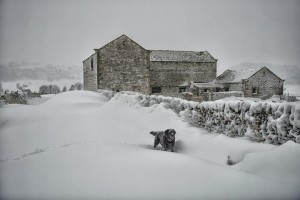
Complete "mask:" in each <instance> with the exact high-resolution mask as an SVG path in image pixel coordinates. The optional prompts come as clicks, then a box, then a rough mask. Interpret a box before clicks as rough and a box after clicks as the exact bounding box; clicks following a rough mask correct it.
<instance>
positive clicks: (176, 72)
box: [83, 35, 217, 95]
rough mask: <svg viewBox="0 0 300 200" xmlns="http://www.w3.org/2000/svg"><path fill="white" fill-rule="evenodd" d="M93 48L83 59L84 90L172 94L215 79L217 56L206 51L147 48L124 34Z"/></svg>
mask: <svg viewBox="0 0 300 200" xmlns="http://www.w3.org/2000/svg"><path fill="white" fill-rule="evenodd" d="M94 50H95V53H93V54H92V55H91V56H90V57H88V58H87V59H86V60H84V61H83V72H84V89H85V90H91V91H96V90H97V89H107V90H115V91H122V90H128V91H136V92H141V93H144V94H165V95H174V94H179V93H182V92H185V91H186V90H187V88H188V87H189V84H190V83H191V82H197V83H206V82H210V81H212V80H214V79H215V78H216V70H217V59H215V58H214V57H213V56H212V55H211V54H210V53H209V52H207V51H200V52H195V51H169V50H147V49H145V48H143V47H142V46H140V45H139V44H137V43H136V42H134V41H133V40H132V39H130V38H129V37H127V36H126V35H122V36H120V37H118V38H117V39H115V40H113V41H111V42H110V43H108V44H106V45H104V46H103V47H101V48H99V49H94Z"/></svg>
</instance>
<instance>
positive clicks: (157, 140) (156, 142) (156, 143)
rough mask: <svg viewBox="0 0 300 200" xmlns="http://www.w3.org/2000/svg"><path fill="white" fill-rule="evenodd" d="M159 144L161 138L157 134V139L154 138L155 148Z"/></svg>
mask: <svg viewBox="0 0 300 200" xmlns="http://www.w3.org/2000/svg"><path fill="white" fill-rule="evenodd" d="M158 144H159V138H158V137H157V136H155V139H154V149H155V148H156V147H157V145H158Z"/></svg>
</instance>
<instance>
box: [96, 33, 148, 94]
mask: <svg viewBox="0 0 300 200" xmlns="http://www.w3.org/2000/svg"><path fill="white" fill-rule="evenodd" d="M96 52H97V56H98V60H99V62H98V88H100V89H108V90H116V91H136V92H141V93H144V94H149V93H150V85H149V62H150V52H149V51H147V50H145V49H144V48H143V47H141V46H140V45H138V44H137V43H135V42H134V41H133V40H131V39H130V38H128V37H127V36H124V35H123V36H121V37H119V38H117V39H116V40H113V41H112V42H110V43H108V44H107V45H105V46H104V47H102V48H100V49H98V50H96Z"/></svg>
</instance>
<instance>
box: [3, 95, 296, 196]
mask: <svg viewBox="0 0 300 200" xmlns="http://www.w3.org/2000/svg"><path fill="white" fill-rule="evenodd" d="M47 98H48V100H47V101H45V102H44V103H41V104H39V105H6V106H4V107H2V108H0V159H1V162H0V199H299V198H300V191H299V188H300V160H299V158H300V145H298V144H295V143H293V142H287V143H285V144H283V145H281V146H273V145H269V144H260V143H253V142H251V141H249V140H246V139H245V138H229V137H226V136H224V135H217V134H209V133H208V132H207V131H205V130H203V129H199V128H195V127H192V126H190V125H189V124H188V123H187V122H185V121H184V120H183V119H182V118H180V117H178V116H177V115H176V114H175V113H174V112H173V111H171V110H168V109H166V108H164V106H163V105H157V104H156V105H153V106H151V107H140V106H139V105H138V104H136V103H135V100H134V99H133V98H132V96H129V95H126V94H122V95H116V96H115V97H114V98H112V99H111V100H110V101H108V99H107V98H106V97H104V96H102V95H101V94H99V93H94V92H87V91H72V92H66V93H61V94H59V95H55V96H53V97H50V96H47ZM41 102H42V101H41ZM168 128H173V129H175V130H176V131H177V134H176V140H177V142H176V152H175V153H172V152H165V151H162V150H161V149H158V150H154V149H153V148H152V144H153V140H154V137H153V136H152V135H150V134H149V132H150V131H153V130H154V131H156V130H165V129H168ZM228 156H229V157H230V160H231V161H233V162H234V163H238V164H235V165H231V166H229V165H227V160H228Z"/></svg>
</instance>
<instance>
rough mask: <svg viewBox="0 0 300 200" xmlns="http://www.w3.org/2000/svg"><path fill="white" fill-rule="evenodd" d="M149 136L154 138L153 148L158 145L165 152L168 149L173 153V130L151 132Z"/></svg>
mask: <svg viewBox="0 0 300 200" xmlns="http://www.w3.org/2000/svg"><path fill="white" fill-rule="evenodd" d="M150 134H151V135H154V136H155V139H154V148H156V146H157V145H158V144H159V143H160V145H161V146H162V147H163V149H164V150H165V151H168V150H169V149H170V150H171V151H172V152H174V148H175V134H176V131H175V130H174V129H167V130H166V131H151V132H150Z"/></svg>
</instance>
